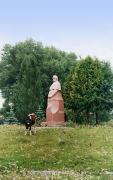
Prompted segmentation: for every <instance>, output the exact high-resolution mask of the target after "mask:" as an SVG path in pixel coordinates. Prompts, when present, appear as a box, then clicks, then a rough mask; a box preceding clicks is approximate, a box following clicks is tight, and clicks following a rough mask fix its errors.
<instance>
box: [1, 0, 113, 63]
mask: <svg viewBox="0 0 113 180" xmlns="http://www.w3.org/2000/svg"><path fill="white" fill-rule="evenodd" d="M27 38H33V39H34V40H36V41H41V42H42V43H43V44H44V45H48V46H51V45H53V46H55V47H56V48H59V49H61V50H65V51H73V52H75V53H76V54H77V55H80V56H82V57H85V56H87V55H91V56H96V57H98V58H100V59H102V60H103V59H104V60H108V61H110V62H111V64H112V66H113V1H112V0H0V49H1V48H2V47H3V46H4V44H6V43H10V44H15V43H16V42H19V41H24V40H26V39H27Z"/></svg>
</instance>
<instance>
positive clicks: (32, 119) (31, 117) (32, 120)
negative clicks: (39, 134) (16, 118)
mask: <svg viewBox="0 0 113 180" xmlns="http://www.w3.org/2000/svg"><path fill="white" fill-rule="evenodd" d="M36 119H37V116H36V114H35V113H32V114H28V116H27V120H26V122H25V126H26V131H25V135H27V132H28V131H29V134H30V136H31V135H32V131H31V127H32V126H34V133H36Z"/></svg>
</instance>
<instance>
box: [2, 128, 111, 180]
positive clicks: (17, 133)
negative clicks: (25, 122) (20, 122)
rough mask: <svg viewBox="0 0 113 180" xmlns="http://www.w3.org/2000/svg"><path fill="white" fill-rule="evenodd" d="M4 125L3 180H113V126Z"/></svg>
mask: <svg viewBox="0 0 113 180" xmlns="http://www.w3.org/2000/svg"><path fill="white" fill-rule="evenodd" d="M24 129H25V128H24V127H23V126H17V125H9V126H6V125H4V126H0V171H1V173H0V180H2V179H3V180H4V179H13V176H14V177H16V180H17V179H19V180H24V179H25V180H29V179H33V178H34V180H35V179H46V177H48V178H49V179H66V178H67V179H94V180H95V179H105V180H106V179H111V180H112V179H113V127H112V126H108V125H105V126H98V127H91V126H77V127H75V128H67V127H65V128H37V132H36V134H35V135H32V136H29V135H27V136H25V135H24Z"/></svg>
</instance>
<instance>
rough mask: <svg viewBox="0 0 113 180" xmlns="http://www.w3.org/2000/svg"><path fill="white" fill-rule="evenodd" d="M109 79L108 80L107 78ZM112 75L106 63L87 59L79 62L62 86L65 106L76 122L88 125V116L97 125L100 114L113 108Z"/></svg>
mask: <svg viewBox="0 0 113 180" xmlns="http://www.w3.org/2000/svg"><path fill="white" fill-rule="evenodd" d="M108 77H109V78H108ZM112 88H113V73H112V71H111V68H110V66H109V65H108V64H107V63H103V62H100V61H99V60H98V59H93V58H91V57H87V58H85V59H82V60H80V61H79V62H78V63H77V65H76V66H75V68H74V69H73V71H72V72H71V74H70V76H69V79H67V81H66V82H65V85H64V97H65V103H66V106H67V107H68V108H69V109H72V110H73V111H74V114H75V117H76V121H77V122H79V123H83V122H84V123H89V122H90V115H91V116H92V114H94V115H95V116H96V123H99V118H100V117H99V114H100V112H105V111H110V110H111V108H112V107H113V91H112Z"/></svg>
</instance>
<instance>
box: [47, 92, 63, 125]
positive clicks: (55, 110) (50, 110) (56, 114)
mask: <svg viewBox="0 0 113 180" xmlns="http://www.w3.org/2000/svg"><path fill="white" fill-rule="evenodd" d="M46 123H47V126H49V127H55V126H56V127H58V126H64V124H65V120H64V101H63V98H62V94H61V92H60V91H58V92H57V93H56V94H55V95H54V96H52V97H51V98H48V105H47V109H46Z"/></svg>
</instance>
